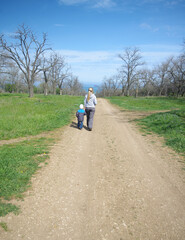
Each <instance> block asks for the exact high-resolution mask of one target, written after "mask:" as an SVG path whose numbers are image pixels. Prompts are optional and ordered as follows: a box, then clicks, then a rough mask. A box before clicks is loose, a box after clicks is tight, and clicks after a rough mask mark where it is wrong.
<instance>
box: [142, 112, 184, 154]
mask: <svg viewBox="0 0 185 240" xmlns="http://www.w3.org/2000/svg"><path fill="white" fill-rule="evenodd" d="M139 124H140V125H141V126H142V128H143V129H146V130H147V131H152V132H155V133H157V134H159V135H161V136H163V137H164V138H165V141H166V144H167V145H168V146H170V147H171V148H173V149H174V150H175V151H177V152H178V153H182V154H185V111H184V110H176V111H170V112H165V113H157V114H152V115H150V116H148V117H146V118H144V119H141V120H139Z"/></svg>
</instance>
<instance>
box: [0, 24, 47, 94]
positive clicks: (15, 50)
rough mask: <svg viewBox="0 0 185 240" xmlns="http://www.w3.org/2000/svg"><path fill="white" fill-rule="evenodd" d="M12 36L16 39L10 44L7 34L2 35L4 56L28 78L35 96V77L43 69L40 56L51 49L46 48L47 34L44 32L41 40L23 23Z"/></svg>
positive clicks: (1, 46) (0, 37) (0, 39)
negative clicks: (6, 37)
mask: <svg viewBox="0 0 185 240" xmlns="http://www.w3.org/2000/svg"><path fill="white" fill-rule="evenodd" d="M11 37H12V38H13V39H14V41H13V42H12V43H10V44H8V43H7V41H6V39H5V36H4V35H1V36H0V48H1V49H2V51H3V52H2V56H3V57H5V58H7V59H11V60H13V61H14V62H15V63H16V64H17V66H18V67H19V69H20V70H21V71H22V73H23V74H24V77H25V79H26V82H27V85H28V90H29V96H30V97H33V86H34V82H35V77H36V75H37V74H38V73H39V72H40V71H41V70H42V69H41V68H40V56H41V55H42V54H43V53H44V52H45V51H46V50H48V49H49V48H46V41H47V36H46V34H45V33H43V36H42V40H41V41H39V40H38V39H37V37H36V36H35V35H34V34H33V32H32V30H31V29H30V28H29V27H26V26H25V25H24V24H23V25H21V26H19V27H18V29H17V31H16V33H15V34H14V35H12V36H11Z"/></svg>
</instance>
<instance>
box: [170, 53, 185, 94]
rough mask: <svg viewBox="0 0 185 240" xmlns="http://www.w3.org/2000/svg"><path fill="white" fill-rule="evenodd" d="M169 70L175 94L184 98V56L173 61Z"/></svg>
mask: <svg viewBox="0 0 185 240" xmlns="http://www.w3.org/2000/svg"><path fill="white" fill-rule="evenodd" d="M169 68H170V69H169V74H170V77H171V84H172V91H173V94H175V95H176V96H179V95H181V96H183V95H184V94H185V58H184V57H183V55H180V56H179V57H178V58H176V59H172V61H171V64H170V67H169Z"/></svg>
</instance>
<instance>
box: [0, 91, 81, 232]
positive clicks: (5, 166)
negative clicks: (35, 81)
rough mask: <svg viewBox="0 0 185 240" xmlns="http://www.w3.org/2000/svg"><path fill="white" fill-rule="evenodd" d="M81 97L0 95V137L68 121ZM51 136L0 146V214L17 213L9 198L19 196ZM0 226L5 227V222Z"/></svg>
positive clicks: (35, 131)
mask: <svg viewBox="0 0 185 240" xmlns="http://www.w3.org/2000/svg"><path fill="white" fill-rule="evenodd" d="M80 103H83V97H74V96H53V95H52V96H47V97H44V96H42V95H35V97H34V98H28V97H27V96H26V95H23V94H0V140H3V139H13V138H18V137H24V136H30V135H37V134H39V133H42V132H45V131H51V130H53V129H56V128H59V127H62V126H64V125H66V124H68V123H70V121H71V118H72V117H74V116H75V112H76V111H77V109H78V108H79V104H80ZM53 142H54V139H47V138H40V139H32V140H29V141H21V142H19V143H15V144H6V145H3V146H1V147H0V216H5V215H6V214H8V213H9V212H14V213H15V214H18V213H19V211H20V209H19V206H17V205H13V204H12V203H11V200H12V199H23V196H24V192H25V191H26V190H27V189H28V188H29V187H30V180H31V177H32V175H33V174H35V172H36V171H37V169H38V168H39V165H40V163H41V162H45V163H46V164H47V162H46V160H47V159H48V153H49V147H50V145H52V144H53ZM0 226H1V227H2V228H4V229H7V226H6V223H4V222H0Z"/></svg>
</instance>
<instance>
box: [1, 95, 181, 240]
mask: <svg viewBox="0 0 185 240" xmlns="http://www.w3.org/2000/svg"><path fill="white" fill-rule="evenodd" d="M130 118H131V115H128V113H127V112H124V111H122V112H121V111H120V110H119V109H117V108H116V107H113V106H112V105H110V104H109V103H108V102H107V101H106V100H103V99H99V102H98V105H97V108H96V113H95V119H94V128H93V131H92V132H89V131H87V130H86V129H83V130H81V131H80V130H78V129H77V128H76V123H75V122H73V123H72V124H71V125H70V126H68V127H66V128H65V129H64V131H63V133H62V134H61V137H60V140H59V141H58V142H57V144H55V145H54V146H53V148H52V151H51V153H50V160H49V164H48V165H46V166H44V167H43V168H42V169H41V170H40V171H39V172H38V173H37V174H36V175H35V176H34V178H33V184H32V188H31V190H30V191H28V192H27V194H26V195H27V196H26V197H25V200H24V201H23V202H21V203H20V204H21V209H22V213H21V214H19V215H18V216H15V215H13V214H10V215H8V216H6V217H4V218H1V219H0V221H1V220H3V221H5V222H6V223H7V224H8V228H9V231H8V232H5V231H3V230H2V229H1V230H0V239H3V240H10V239H11V240H17V239H24V240H27V239H31V240H46V239H50V240H162V239H163V240H164V239H165V240H166V239H171V240H177V239H178V240H184V239H185V172H184V171H183V170H182V163H180V162H179V160H180V157H178V156H177V155H176V154H174V153H173V152H172V151H170V150H168V149H167V148H166V147H162V145H161V143H160V142H157V141H156V140H155V142H153V140H152V139H153V138H151V137H147V136H142V134H141V133H140V132H139V130H138V129H137V128H136V127H135V126H134V124H133V123H131V122H129V119H130Z"/></svg>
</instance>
